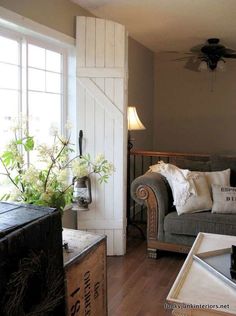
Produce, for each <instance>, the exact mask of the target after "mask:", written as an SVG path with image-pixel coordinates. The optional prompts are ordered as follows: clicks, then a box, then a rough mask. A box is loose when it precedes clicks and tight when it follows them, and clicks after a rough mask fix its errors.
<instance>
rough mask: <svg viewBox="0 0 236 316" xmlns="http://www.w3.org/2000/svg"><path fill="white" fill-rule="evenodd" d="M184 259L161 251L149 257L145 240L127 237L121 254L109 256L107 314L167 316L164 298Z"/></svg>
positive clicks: (169, 312) (120, 315)
mask: <svg viewBox="0 0 236 316" xmlns="http://www.w3.org/2000/svg"><path fill="white" fill-rule="evenodd" d="M185 258H186V255H181V254H174V253H163V255H162V256H161V257H160V258H159V259H158V260H153V259H148V258H147V255H146V242H145V241H142V240H140V239H138V238H131V239H129V241H128V247H127V254H126V255H125V256H124V257H108V315H109V316H162V315H163V316H167V315H168V316H170V315H171V311H170V310H166V309H165V308H164V303H165V299H166V296H167V294H168V292H169V290H170V288H171V286H172V284H173V282H174V280H175V278H176V276H177V274H178V272H179V270H180V268H181V266H182V264H183V262H184V260H185Z"/></svg>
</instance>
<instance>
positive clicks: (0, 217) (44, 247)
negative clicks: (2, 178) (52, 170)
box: [0, 203, 65, 316]
mask: <svg viewBox="0 0 236 316" xmlns="http://www.w3.org/2000/svg"><path fill="white" fill-rule="evenodd" d="M64 295H65V293H64V270H63V257H62V226H61V215H60V213H59V212H58V211H56V210H55V209H51V208H44V207H37V206H33V205H17V204H9V203H0V315H1V316H26V315H27V316H36V315H37V316H51V315H55V316H65V306H64V304H65V303H64Z"/></svg>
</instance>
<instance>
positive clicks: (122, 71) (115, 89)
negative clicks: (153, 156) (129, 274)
mask: <svg viewBox="0 0 236 316" xmlns="http://www.w3.org/2000/svg"><path fill="white" fill-rule="evenodd" d="M76 46H77V48H76V54H77V56H76V62H77V116H78V128H77V130H78V131H79V130H83V135H84V142H83V153H90V154H91V156H93V157H94V156H96V154H98V153H104V154H105V156H106V158H107V159H108V160H109V161H111V162H113V164H114V166H115V170H116V171H115V173H114V174H113V176H112V177H111V178H110V179H109V182H108V184H102V185H101V184H99V183H98V182H97V181H96V180H95V179H92V195H93V202H92V204H90V206H89V209H90V210H89V211H88V212H78V229H86V230H88V231H94V232H97V233H102V234H106V235H107V240H108V243H107V246H108V254H109V255H122V254H124V253H125V250H126V246H125V245H126V160H127V116H126V113H127V34H126V32H125V28H124V26H122V25H120V24H118V23H115V22H112V21H108V20H103V19H98V18H92V17H77V34H76Z"/></svg>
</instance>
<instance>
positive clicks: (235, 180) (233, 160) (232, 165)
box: [211, 155, 236, 187]
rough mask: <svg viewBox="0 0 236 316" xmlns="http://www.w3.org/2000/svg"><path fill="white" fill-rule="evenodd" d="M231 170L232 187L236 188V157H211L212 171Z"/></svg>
mask: <svg viewBox="0 0 236 316" xmlns="http://www.w3.org/2000/svg"><path fill="white" fill-rule="evenodd" d="M228 168H229V169H230V170H231V172H230V185H231V186H234V187H235V186H236V157H224V156H216V155H214V156H211V170H212V171H220V170H224V169H228Z"/></svg>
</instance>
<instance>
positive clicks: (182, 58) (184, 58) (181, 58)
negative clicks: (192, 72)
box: [171, 56, 189, 61]
mask: <svg viewBox="0 0 236 316" xmlns="http://www.w3.org/2000/svg"><path fill="white" fill-rule="evenodd" d="M187 59H189V57H187V56H186V57H180V58H175V59H172V60H171V61H184V60H187Z"/></svg>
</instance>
